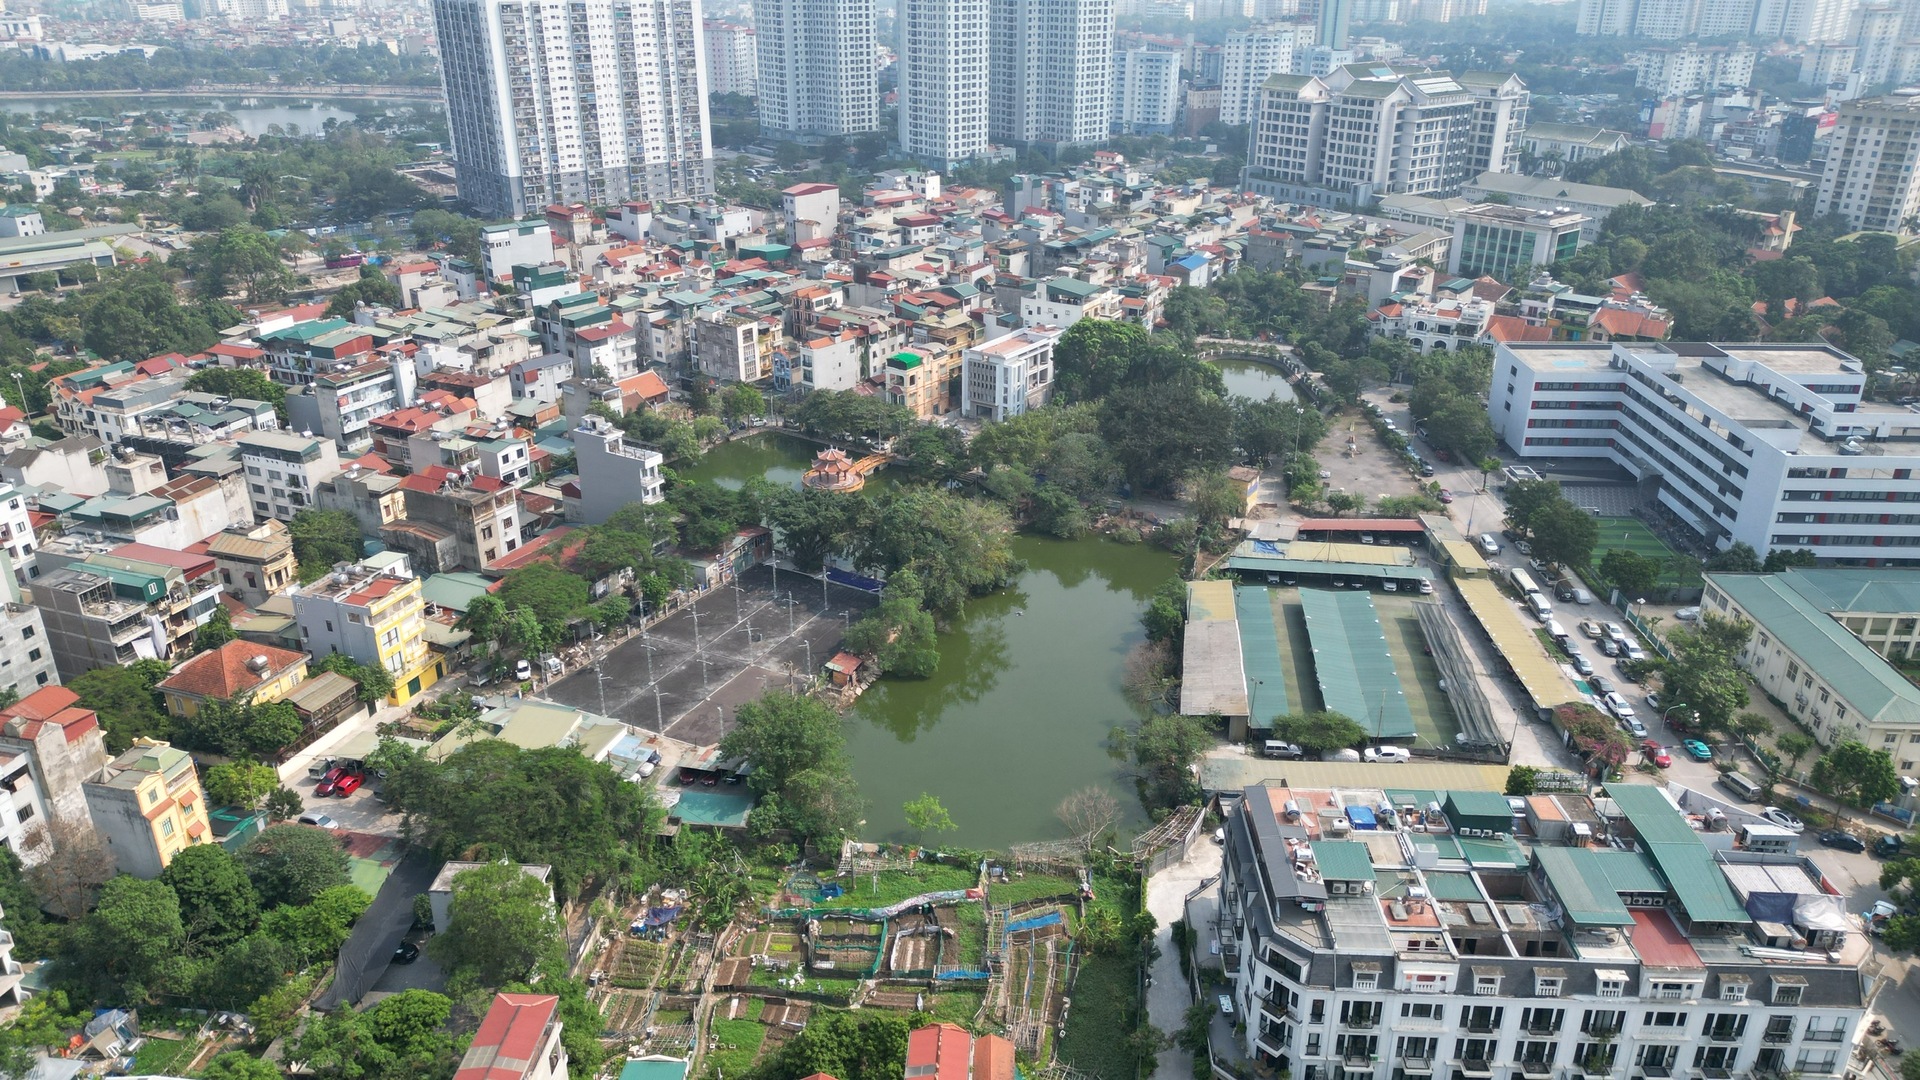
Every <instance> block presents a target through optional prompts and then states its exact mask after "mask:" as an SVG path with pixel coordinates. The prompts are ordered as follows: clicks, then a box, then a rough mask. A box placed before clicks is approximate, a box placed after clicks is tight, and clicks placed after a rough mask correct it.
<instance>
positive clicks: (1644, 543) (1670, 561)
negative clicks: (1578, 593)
mask: <svg viewBox="0 0 1920 1080" xmlns="http://www.w3.org/2000/svg"><path fill="white" fill-rule="evenodd" d="M1597 524H1598V525H1599V526H1600V540H1599V542H1598V543H1596V544H1594V545H1593V558H1592V562H1591V565H1590V566H1589V567H1588V569H1587V571H1586V573H1587V575H1588V577H1589V578H1590V579H1591V580H1592V581H1593V583H1594V586H1595V589H1594V591H1595V592H1597V593H1600V594H1602V595H1605V594H1606V592H1607V591H1608V590H1610V589H1611V588H1612V587H1613V582H1611V581H1608V580H1607V579H1606V577H1605V576H1604V575H1602V574H1601V573H1600V560H1602V559H1604V558H1606V557H1607V552H1609V551H1631V552H1634V553H1635V554H1637V555H1645V556H1648V557H1649V558H1654V559H1659V560H1660V562H1661V565H1662V566H1663V567H1665V569H1664V570H1663V571H1662V572H1661V574H1660V579H1659V581H1658V582H1657V583H1656V585H1657V587H1658V588H1662V589H1697V588H1699V587H1700V585H1701V579H1700V562H1699V560H1697V559H1682V558H1681V556H1680V553H1679V552H1677V551H1675V550H1673V549H1672V548H1671V547H1668V546H1667V542H1666V541H1665V540H1662V539H1660V538H1659V537H1658V536H1656V535H1654V532H1653V530H1652V529H1650V528H1648V527H1647V523H1646V522H1644V521H1641V520H1640V519H1639V518H1635V517H1603V518H1599V519H1597ZM1676 560H1678V561H1681V562H1684V564H1685V565H1684V566H1683V567H1682V568H1681V570H1680V572H1679V573H1677V574H1676V573H1674V563H1675V561H1676Z"/></svg>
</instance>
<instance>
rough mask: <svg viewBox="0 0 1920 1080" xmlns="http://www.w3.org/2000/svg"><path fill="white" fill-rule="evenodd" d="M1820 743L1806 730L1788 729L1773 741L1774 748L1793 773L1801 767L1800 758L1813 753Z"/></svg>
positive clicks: (1788, 769) (1787, 768)
mask: <svg viewBox="0 0 1920 1080" xmlns="http://www.w3.org/2000/svg"><path fill="white" fill-rule="evenodd" d="M1816 745H1818V744H1816V743H1815V742H1814V741H1813V736H1811V735H1809V734H1807V733H1806V732H1804V731H1787V732H1783V733H1781V735H1780V737H1779V738H1778V739H1775V740H1774V741H1773V748H1774V749H1775V750H1777V751H1779V753H1780V759H1781V761H1782V762H1783V763H1784V764H1785V766H1786V771H1787V772H1788V773H1789V774H1791V773H1793V772H1794V771H1795V770H1797V769H1798V768H1799V767H1800V759H1801V758H1804V757H1806V756H1807V755H1808V754H1809V753H1811V752H1812V751H1813V749H1814V747H1815V746H1816Z"/></svg>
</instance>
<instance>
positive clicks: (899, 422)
mask: <svg viewBox="0 0 1920 1080" xmlns="http://www.w3.org/2000/svg"><path fill="white" fill-rule="evenodd" d="M793 418H794V420H795V421H797V422H798V423H799V424H800V427H801V429H802V430H804V431H806V432H807V433H809V434H811V435H817V436H820V437H822V438H826V439H834V440H839V439H847V438H862V439H872V440H878V439H886V438H891V437H892V436H895V435H898V434H900V433H901V432H904V431H907V430H909V429H911V428H912V427H913V424H914V416H913V411H912V410H910V409H908V408H907V407H906V406H904V405H890V404H888V403H887V402H886V401H885V400H884V399H882V398H878V397H871V396H868V395H866V394H857V393H854V392H853V391H851V390H845V391H842V390H816V391H814V392H813V393H811V394H808V395H807V396H806V397H805V398H802V399H801V401H800V404H799V406H798V407H797V408H796V409H794V411H793Z"/></svg>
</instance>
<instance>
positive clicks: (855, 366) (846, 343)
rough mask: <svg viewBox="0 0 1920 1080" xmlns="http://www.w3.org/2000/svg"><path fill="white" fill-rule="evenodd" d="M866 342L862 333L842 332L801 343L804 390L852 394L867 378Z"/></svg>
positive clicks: (801, 384) (801, 375)
mask: <svg viewBox="0 0 1920 1080" xmlns="http://www.w3.org/2000/svg"><path fill="white" fill-rule="evenodd" d="M862 340H863V339H862V336H861V334H860V332H859V331H858V330H842V331H841V332H839V333H838V334H828V335H822V336H820V337H816V338H813V339H811V340H808V341H802V342H800V345H799V354H800V388H801V389H803V390H851V389H853V388H854V387H855V386H858V385H859V383H860V380H861V379H863V378H865V377H866V373H865V372H864V371H863V370H862V356H863V354H864V352H865V349H864V348H863V346H862Z"/></svg>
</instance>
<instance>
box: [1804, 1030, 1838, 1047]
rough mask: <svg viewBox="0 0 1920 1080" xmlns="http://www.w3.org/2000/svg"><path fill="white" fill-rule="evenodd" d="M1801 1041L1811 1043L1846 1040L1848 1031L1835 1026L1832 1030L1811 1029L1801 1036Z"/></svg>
mask: <svg viewBox="0 0 1920 1080" xmlns="http://www.w3.org/2000/svg"><path fill="white" fill-rule="evenodd" d="M1800 1041H1802V1042H1810V1043H1837V1042H1846V1041H1847V1033H1846V1032H1845V1031H1843V1030H1841V1029H1839V1028H1835V1029H1833V1030H1831V1031H1809V1032H1807V1033H1806V1034H1805V1035H1803V1036H1801V1039H1800Z"/></svg>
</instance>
